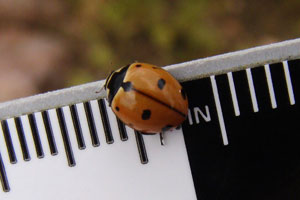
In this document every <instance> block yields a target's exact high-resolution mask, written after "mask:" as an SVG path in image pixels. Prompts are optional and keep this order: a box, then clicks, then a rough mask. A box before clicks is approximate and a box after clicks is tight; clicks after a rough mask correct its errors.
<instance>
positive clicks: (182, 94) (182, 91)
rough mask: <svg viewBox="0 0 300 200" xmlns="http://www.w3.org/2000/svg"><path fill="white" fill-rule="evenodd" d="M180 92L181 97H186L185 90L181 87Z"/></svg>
mask: <svg viewBox="0 0 300 200" xmlns="http://www.w3.org/2000/svg"><path fill="white" fill-rule="evenodd" d="M180 93H181V96H182V98H183V99H186V93H185V90H184V89H183V88H181V90H180Z"/></svg>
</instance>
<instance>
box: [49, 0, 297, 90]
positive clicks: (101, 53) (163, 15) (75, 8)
mask: <svg viewBox="0 0 300 200" xmlns="http://www.w3.org/2000/svg"><path fill="white" fill-rule="evenodd" d="M64 6H65V8H66V13H65V17H64V19H62V20H61V21H60V20H58V21H57V24H59V25H58V26H56V25H55V26H54V27H55V28H56V29H57V32H58V33H57V34H61V36H62V37H64V38H65V40H66V41H68V44H69V46H70V49H71V50H70V52H71V54H72V60H71V61H72V62H71V64H72V66H73V67H72V68H70V69H69V71H68V74H69V75H68V78H67V80H68V81H67V83H66V84H67V85H75V84H80V83H84V82H88V81H93V80H98V79H102V78H104V77H105V76H106V75H107V74H108V73H109V71H111V70H113V69H116V68H119V67H120V66H123V65H125V64H127V63H130V62H133V61H142V62H149V63H153V64H156V65H159V66H163V65H168V64H174V63H178V62H184V61H188V60H192V59H197V58H201V57H207V56H212V55H216V54H221V53H225V52H230V51H234V50H238V49H244V48H249V47H253V46H257V45H261V44H268V43H272V42H277V41H282V40H286V39H291V38H297V37H298V36H299V34H300V12H299V10H300V1H299V0H285V1H278V0H274V1H267V0H252V1H246V0H228V1H208V0H198V1H197V0H185V1H182V0H146V1H138V0H126V1H124V0H89V1H86V0H68V1H65V2H64Z"/></svg>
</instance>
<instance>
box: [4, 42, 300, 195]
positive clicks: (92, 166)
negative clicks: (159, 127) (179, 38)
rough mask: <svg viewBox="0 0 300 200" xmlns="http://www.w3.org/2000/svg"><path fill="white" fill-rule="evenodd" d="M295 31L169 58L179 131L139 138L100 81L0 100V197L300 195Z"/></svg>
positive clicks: (297, 56)
mask: <svg viewBox="0 0 300 200" xmlns="http://www.w3.org/2000/svg"><path fill="white" fill-rule="evenodd" d="M299 49H300V39H296V40H290V41H286V42H281V43H277V44H272V45H266V46H262V47H256V48H252V49H248V50H243V51H238V52H234V53H229V54H224V55H219V56H214V57H210V58H205V59H199V60H195V61H190V62H186V63H181V64H176V65H171V66H167V67H166V69H167V70H168V71H169V72H170V73H171V74H173V75H174V76H175V77H176V78H177V79H178V80H179V81H181V82H182V84H183V87H184V88H185V89H186V92H187V95H188V97H189V104H190V105H189V114H188V118H187V120H186V121H185V122H184V124H183V125H182V128H180V129H178V130H174V131H172V132H168V133H166V134H165V141H166V145H165V146H161V145H160V142H159V135H154V136H152V135H151V136H144V135H141V134H140V133H139V132H136V131H134V130H132V129H130V128H128V127H126V126H124V124H122V122H120V121H119V120H118V119H116V117H115V116H114V114H113V113H112V111H111V109H110V108H109V107H108V104H107V102H106V101H105V100H104V99H103V97H104V92H102V93H96V91H98V90H99V88H100V87H101V86H102V85H103V84H104V82H103V81H98V82H94V83H88V84H85V85H80V86H76V87H72V88H67V89H63V90H58V91H54V92H49V93H45V94H40V95H36V96H32V97H28V98H23V99H17V100H14V101H9V102H5V103H2V104H0V119H1V127H0V182H1V185H2V191H1V192H0V199H8V200H15V199H21V198H22V199H31V200H35V199H45V200H47V199H66V200H68V199H70V200H74V199H112V200H113V199H172V200H173V199H203V200H211V199H297V197H298V198H299V196H300V194H299V193H300V185H299V182H300V148H299V146H300V145H299V141H300V135H299V134H298V130H299V125H298V124H299V123H298V120H297V116H298V117H299V107H298V104H297V100H298V95H299V93H300V91H299V87H298V85H299V83H297V81H298V79H297V76H299V74H300V72H299V69H300V68H299V67H300V66H299V65H300V60H298V59H299V58H300V51H299Z"/></svg>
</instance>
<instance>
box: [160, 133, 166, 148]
mask: <svg viewBox="0 0 300 200" xmlns="http://www.w3.org/2000/svg"><path fill="white" fill-rule="evenodd" d="M159 139H160V144H161V145H162V146H164V145H165V139H164V132H160V133H159Z"/></svg>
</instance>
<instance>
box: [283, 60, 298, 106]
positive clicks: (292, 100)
mask: <svg viewBox="0 0 300 200" xmlns="http://www.w3.org/2000/svg"><path fill="white" fill-rule="evenodd" d="M282 63H283V70H284V76H285V80H286V85H287V89H288V94H289V99H290V104H291V105H294V104H295V96H294V90H293V85H292V81H291V76H290V70H289V65H288V62H287V61H283V62H282Z"/></svg>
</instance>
